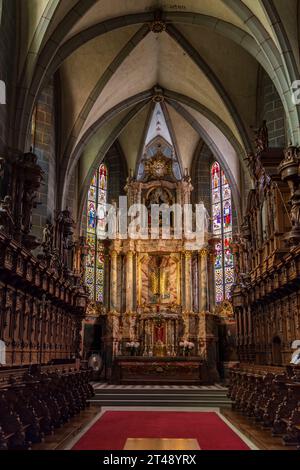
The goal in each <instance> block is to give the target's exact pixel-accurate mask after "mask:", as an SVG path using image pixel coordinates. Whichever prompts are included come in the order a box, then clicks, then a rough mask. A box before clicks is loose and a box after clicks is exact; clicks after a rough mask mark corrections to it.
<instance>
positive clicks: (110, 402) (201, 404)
mask: <svg viewBox="0 0 300 470" xmlns="http://www.w3.org/2000/svg"><path fill="white" fill-rule="evenodd" d="M90 403H91V404H97V405H101V406H145V407H151V406H164V407H178V408H189V407H196V408H221V407H230V406H231V401H229V400H208V399H207V400H191V401H189V400H168V399H164V400H158V401H155V400H151V399H148V400H142V399H134V400H125V399H122V400H117V399H104V400H103V399H100V398H93V399H91V400H90Z"/></svg>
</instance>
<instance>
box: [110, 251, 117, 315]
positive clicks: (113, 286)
mask: <svg viewBox="0 0 300 470" xmlns="http://www.w3.org/2000/svg"><path fill="white" fill-rule="evenodd" d="M110 260H111V275H110V310H111V311H116V310H117V305H118V252H117V251H116V250H113V251H111V253H110Z"/></svg>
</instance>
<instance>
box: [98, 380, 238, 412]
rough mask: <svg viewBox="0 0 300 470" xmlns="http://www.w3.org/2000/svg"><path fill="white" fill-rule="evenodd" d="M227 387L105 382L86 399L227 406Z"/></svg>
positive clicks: (102, 403)
mask: <svg viewBox="0 0 300 470" xmlns="http://www.w3.org/2000/svg"><path fill="white" fill-rule="evenodd" d="M226 395H227V389H226V388H223V387H220V388H217V387H216V388H214V387H210V388H206V387H191V388H189V387H176V386H173V387H165V388H159V387H157V386H156V387H153V388H151V387H150V386H147V387H145V388H144V387H142V386H141V387H130V388H129V387H128V388H127V387H126V386H124V387H122V386H119V387H118V388H115V387H114V386H112V387H110V386H109V385H107V386H105V387H104V388H97V386H96V387H95V396H94V397H93V398H92V399H91V400H90V402H91V403H92V404H94V405H96V404H97V405H99V406H146V407H151V406H152V407H180V408H190V407H192V408H224V407H230V406H231V401H230V400H229V399H228V398H227V396H226Z"/></svg>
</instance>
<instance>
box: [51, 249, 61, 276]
mask: <svg viewBox="0 0 300 470" xmlns="http://www.w3.org/2000/svg"><path fill="white" fill-rule="evenodd" d="M62 267H63V263H62V260H61V257H60V253H59V250H58V249H57V248H54V250H53V252H52V254H51V261H50V268H51V269H52V270H53V271H54V272H56V273H60V272H61V270H62Z"/></svg>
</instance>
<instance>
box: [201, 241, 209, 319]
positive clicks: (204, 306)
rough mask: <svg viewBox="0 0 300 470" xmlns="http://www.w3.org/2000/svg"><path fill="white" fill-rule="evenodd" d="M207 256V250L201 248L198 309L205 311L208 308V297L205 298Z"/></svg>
mask: <svg viewBox="0 0 300 470" xmlns="http://www.w3.org/2000/svg"><path fill="white" fill-rule="evenodd" d="M207 257H208V250H207V248H202V249H201V250H200V251H199V297H200V302H199V306H200V308H199V311H200V312H206V311H207V310H208V298H207V294H208V292H207V284H208V278H207Z"/></svg>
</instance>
